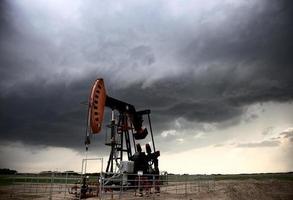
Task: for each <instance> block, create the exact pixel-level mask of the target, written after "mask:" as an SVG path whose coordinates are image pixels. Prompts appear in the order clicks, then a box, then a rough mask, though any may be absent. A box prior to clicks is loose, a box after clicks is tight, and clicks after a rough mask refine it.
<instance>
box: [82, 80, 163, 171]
mask: <svg viewBox="0 0 293 200" xmlns="http://www.w3.org/2000/svg"><path fill="white" fill-rule="evenodd" d="M105 107H108V108H110V109H111V110H112V117H111V123H110V125H109V126H108V127H109V128H110V130H111V132H110V134H111V135H110V141H109V142H106V143H105V144H106V145H108V146H111V152H110V155H109V159H108V162H107V168H106V173H114V167H115V166H114V164H116V166H118V167H121V165H120V164H121V162H122V161H123V153H124V152H125V153H126V154H127V159H128V161H131V160H133V154H132V149H134V151H135V152H137V149H136V141H137V140H142V139H145V138H146V136H147V135H148V131H147V128H145V127H144V126H143V117H144V116H147V119H148V123H149V128H150V134H151V139H152V146H153V151H154V152H153V153H152V151H151V148H150V145H149V144H147V145H146V151H147V153H148V156H147V161H146V162H148V163H149V167H151V168H153V166H152V165H154V168H155V171H156V174H158V173H159V171H158V170H159V169H158V159H157V158H158V157H159V156H160V152H159V151H156V148H155V142H154V137H153V131H152V126H151V119H150V113H151V111H150V110H140V111H136V109H135V107H134V106H133V105H131V104H129V103H126V102H123V101H120V100H118V99H115V98H113V97H110V96H108V95H107V94H106V89H105V85H104V81H103V79H97V80H96V81H95V83H94V84H93V86H92V89H91V93H90V97H89V109H88V126H90V130H91V133H92V134H98V133H100V131H101V129H102V124H103V118H104V110H105ZM115 111H118V120H117V119H115ZM131 138H132V141H131ZM124 140H125V141H124ZM89 143H90V141H89V137H88V135H87V138H86V141H85V144H86V145H88V144H89ZM154 160H155V162H154ZM114 162H115V163H114Z"/></svg>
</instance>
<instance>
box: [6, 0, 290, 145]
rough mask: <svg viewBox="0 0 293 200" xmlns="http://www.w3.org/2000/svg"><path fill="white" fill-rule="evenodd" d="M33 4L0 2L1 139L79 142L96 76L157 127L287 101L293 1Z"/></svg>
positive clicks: (234, 116)
mask: <svg viewBox="0 0 293 200" xmlns="http://www.w3.org/2000/svg"><path fill="white" fill-rule="evenodd" d="M33 2H34V3H28V2H27V1H17V0H15V1H2V3H1V4H0V5H1V7H0V10H1V12H0V13H1V14H0V26H1V28H0V30H1V31H0V72H1V75H0V76H1V77H0V89H1V92H0V109H1V113H0V121H1V123H0V130H1V138H0V139H1V141H21V142H23V143H27V144H34V145H36V144H37V145H48V146H61V147H70V148H79V147H80V146H81V145H82V143H83V137H84V129H85V117H86V106H84V105H83V104H81V102H86V101H87V99H88V95H89V89H90V87H91V84H92V83H93V81H94V80H95V79H96V78H100V77H102V78H104V79H105V83H106V87H107V92H108V94H109V95H110V96H113V97H115V98H118V99H121V100H123V101H127V102H129V103H132V104H134V105H135V106H136V107H137V109H145V108H150V109H151V110H152V116H153V123H154V128H155V129H156V134H157V135H159V134H160V133H162V132H163V131H165V130H170V129H172V128H174V126H175V125H174V122H175V121H176V120H177V119H184V121H185V125H186V126H185V127H184V128H185V129H188V128H190V129H195V128H197V129H201V130H202V129H204V128H203V127H200V125H199V124H198V123H207V124H209V123H216V124H219V127H221V126H220V125H223V126H230V125H231V124H228V125H227V123H226V122H227V121H231V120H233V123H238V122H239V121H241V120H243V119H242V118H241V116H243V115H244V114H245V112H246V107H247V106H249V105H251V104H254V103H263V102H270V101H273V102H291V101H292V99H293V79H292V74H293V68H292V56H291V52H293V41H292V35H293V24H292V18H293V16H292V13H293V10H292V6H293V3H292V1H289V0H288V1H285V0H283V1H273V2H272V1H264V0H263V1H237V2H233V1H206V2H205V3H200V2H199V1H190V2H188V3H187V2H185V3H186V4H185V3H183V2H177V1H174V2H172V3H171V2H169V1H158V2H157V1H139V2H136V1H123V2H120V3H118V2H114V1H109V2H107V3H106V2H104V3H103V2H96V1H87V2H84V1H75V2H71V1H60V2H59V1H58V2H54V1H52V2H46V1H33ZM256 117H257V116H251V119H252V118H256ZM196 125H198V127H195V126H196ZM177 128H180V127H177ZM99 137H100V136H99ZM257 145H258V144H257ZM261 145H262V144H261ZM264 145H266V146H267V145H275V144H273V143H272V144H267V143H266V144H264Z"/></svg>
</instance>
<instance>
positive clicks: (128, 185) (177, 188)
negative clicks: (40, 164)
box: [0, 173, 215, 200]
mask: <svg viewBox="0 0 293 200" xmlns="http://www.w3.org/2000/svg"><path fill="white" fill-rule="evenodd" d="M2 179H3V178H2ZM5 180H6V184H4V185H3V184H2V186H1V187H0V199H39V200H42V199H85V198H92V199H105V200H106V199H107V200H108V199H119V200H120V199H157V200H159V199H190V198H191V197H193V196H194V195H197V194H200V193H202V192H212V191H214V190H215V180H214V177H213V176H211V175H208V176H205V175H168V174H164V175H143V174H140V175H138V174H115V175H114V174H105V173H103V174H102V176H101V175H100V174H95V175H93V174H84V175H72V174H70V173H51V174H48V175H41V174H39V175H15V176H7V177H5ZM83 180H85V181H86V182H85V183H83Z"/></svg>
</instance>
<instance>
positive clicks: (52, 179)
mask: <svg viewBox="0 0 293 200" xmlns="http://www.w3.org/2000/svg"><path fill="white" fill-rule="evenodd" d="M53 182H54V172H52V174H51V188H50V196H49V199H50V200H52V194H53Z"/></svg>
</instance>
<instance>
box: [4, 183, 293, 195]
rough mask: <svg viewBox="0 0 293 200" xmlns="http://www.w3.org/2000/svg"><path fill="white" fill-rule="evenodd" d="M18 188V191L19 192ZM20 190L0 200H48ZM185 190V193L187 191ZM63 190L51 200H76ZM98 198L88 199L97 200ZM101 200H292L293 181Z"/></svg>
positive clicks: (168, 190)
mask: <svg viewBox="0 0 293 200" xmlns="http://www.w3.org/2000/svg"><path fill="white" fill-rule="evenodd" d="M18 187H19V188H18ZM21 187H23V186H13V187H11V186H2V187H0V199H1V200H2V199H15V200H16V199H17V200H20V199H25V200H26V199H38V200H43V199H49V196H48V194H46V195H42V193H41V192H38V193H37V192H36V191H35V192H32V193H21V192H18V190H21V189H22V188H21ZM186 188H187V190H186ZM65 191H66V190H63V189H61V190H60V191H59V192H58V193H54V194H53V197H52V199H76V198H75V197H74V195H70V194H68V193H67V194H65ZM96 199H99V198H97V197H92V198H88V200H96ZM103 199H156V200H161V199H170V200H178V199H182V200H183V199H184V200H185V199H186V200H197V199H201V200H247V199H253V200H272V199H276V200H292V199H293V181H281V180H265V181H258V180H253V179H250V180H222V181H215V182H214V184H213V185H212V186H211V187H209V188H207V187H201V188H198V187H195V185H193V186H190V185H189V186H188V185H187V186H186V185H180V186H179V185H176V186H175V185H168V186H164V187H162V188H161V193H160V195H159V196H157V195H155V194H149V197H147V196H146V195H144V196H143V197H138V196H134V192H133V191H131V192H129V191H126V192H123V193H122V194H121V193H120V194H119V192H116V193H113V195H112V194H111V193H106V194H105V195H103Z"/></svg>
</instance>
